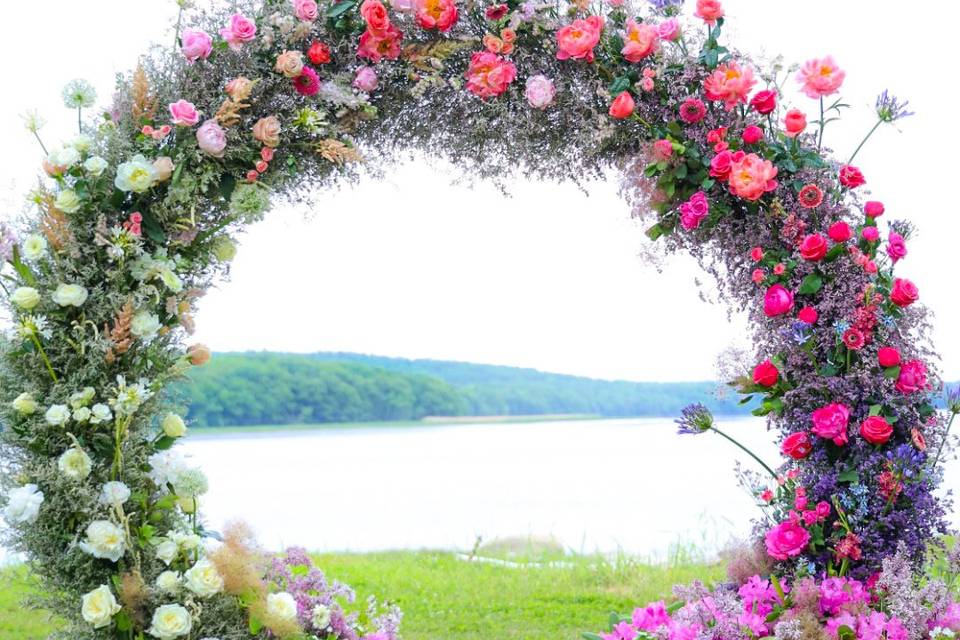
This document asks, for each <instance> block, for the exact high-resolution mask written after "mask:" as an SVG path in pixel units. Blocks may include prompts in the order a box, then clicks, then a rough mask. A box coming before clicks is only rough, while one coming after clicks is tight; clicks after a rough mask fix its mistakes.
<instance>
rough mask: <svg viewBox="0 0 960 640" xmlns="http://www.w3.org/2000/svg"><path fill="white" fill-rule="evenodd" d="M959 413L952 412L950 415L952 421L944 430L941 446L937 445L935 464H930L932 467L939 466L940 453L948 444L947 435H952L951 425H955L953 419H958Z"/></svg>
mask: <svg viewBox="0 0 960 640" xmlns="http://www.w3.org/2000/svg"><path fill="white" fill-rule="evenodd" d="M956 417H957V414H955V413H954V414H952V415H951V416H950V422H948V423H947V430H946V431H944V432H943V439H942V440H941V441H940V446H939V447H937V455H935V456H934V457H933V464H932V465H930V468H931V469H936V468H937V463H938V462H939V461H940V454H941V453H943V445H945V444H947V437H948V436H949V435H950V427H952V426H953V421H954V420H955V419H956Z"/></svg>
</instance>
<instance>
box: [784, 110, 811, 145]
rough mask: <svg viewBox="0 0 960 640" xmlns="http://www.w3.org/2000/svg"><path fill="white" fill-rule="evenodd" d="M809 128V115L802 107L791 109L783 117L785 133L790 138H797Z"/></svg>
mask: <svg viewBox="0 0 960 640" xmlns="http://www.w3.org/2000/svg"><path fill="white" fill-rule="evenodd" d="M806 128H807V116H806V114H804V113H803V111H800V109H790V110H789V111H787V115H786V116H784V118H783V129H784V131H783V133H784V134H785V135H786V136H787V137H788V138H796V137H797V136H798V135H800V134H801V133H803V130H804V129H806Z"/></svg>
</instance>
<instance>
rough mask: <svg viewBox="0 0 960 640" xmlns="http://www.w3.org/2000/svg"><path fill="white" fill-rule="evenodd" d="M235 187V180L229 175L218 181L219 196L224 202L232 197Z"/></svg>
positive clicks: (226, 174)
mask: <svg viewBox="0 0 960 640" xmlns="http://www.w3.org/2000/svg"><path fill="white" fill-rule="evenodd" d="M236 186H237V179H236V178H234V177H233V176H232V175H230V174H229V173H225V174H223V178H221V179H220V195H222V196H223V199H224V200H229V199H230V196H232V195H233V190H234V189H235V188H236Z"/></svg>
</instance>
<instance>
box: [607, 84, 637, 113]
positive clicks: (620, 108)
mask: <svg viewBox="0 0 960 640" xmlns="http://www.w3.org/2000/svg"><path fill="white" fill-rule="evenodd" d="M634 107H636V103H635V102H634V101H633V96H631V95H630V92H629V91H624V92H623V93H621V94H620V95H618V96H617V97H616V98H614V100H613V102H611V103H610V115H611V116H613V117H614V118H616V119H617V120H623V119H625V118H629V117H630V114H632V113H633V109H634Z"/></svg>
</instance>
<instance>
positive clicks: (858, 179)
mask: <svg viewBox="0 0 960 640" xmlns="http://www.w3.org/2000/svg"><path fill="white" fill-rule="evenodd" d="M839 177H840V184H842V185H843V186H845V187H847V188H848V189H856V188H857V187H859V186H862V185H864V184H866V183H867V181H866V179H865V178H864V177H863V173H861V172H860V169H857V168H856V167H854V166H852V165H849V164H845V165H843V166H842V167H840V176H839Z"/></svg>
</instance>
